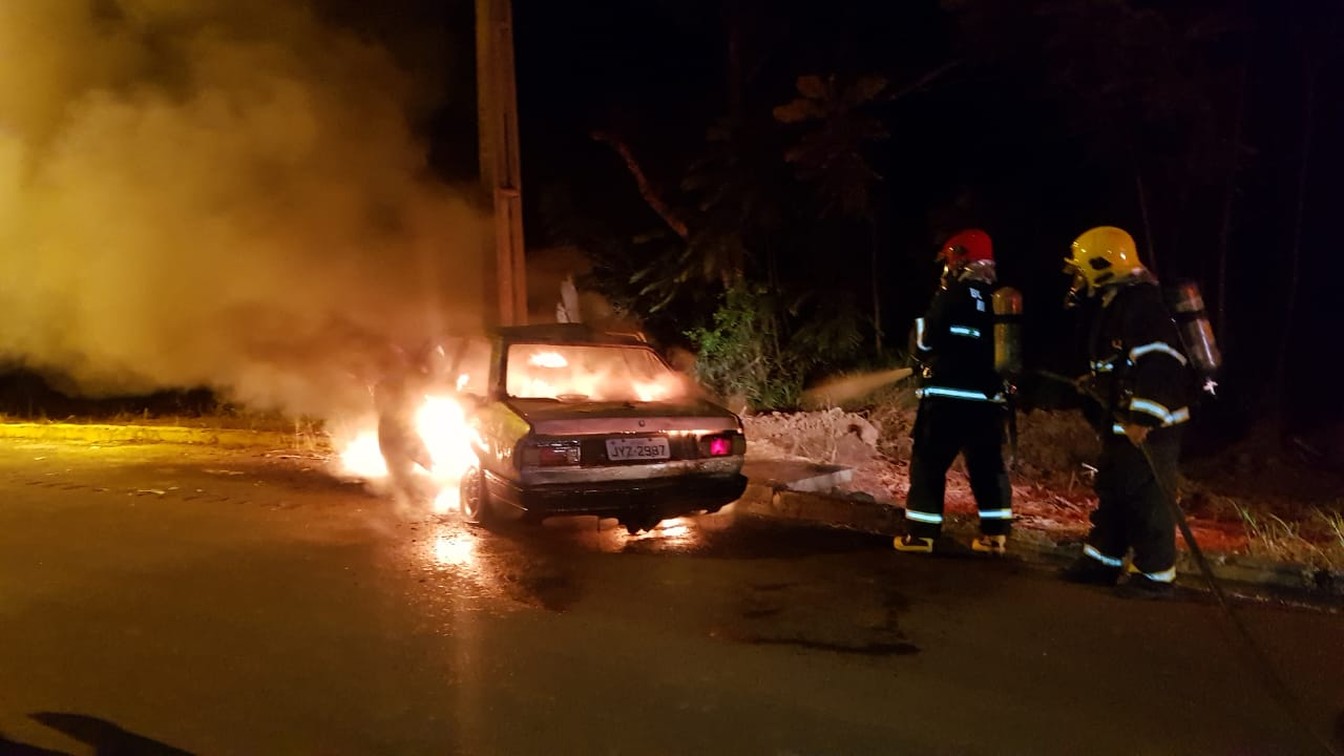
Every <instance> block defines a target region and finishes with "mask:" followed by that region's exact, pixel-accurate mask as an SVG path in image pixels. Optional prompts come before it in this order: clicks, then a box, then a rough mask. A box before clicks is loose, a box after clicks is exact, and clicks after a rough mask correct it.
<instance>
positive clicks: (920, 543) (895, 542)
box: [891, 535, 933, 554]
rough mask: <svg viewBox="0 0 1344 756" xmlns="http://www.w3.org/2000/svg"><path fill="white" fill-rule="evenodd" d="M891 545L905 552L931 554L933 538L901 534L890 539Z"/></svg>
mask: <svg viewBox="0 0 1344 756" xmlns="http://www.w3.org/2000/svg"><path fill="white" fill-rule="evenodd" d="M891 545H892V547H893V548H895V549H896V550H897V551H900V552H904V553H906V554H932V553H933V539H932V538H920V537H919V536H912V535H903V536H896V537H895V538H894V539H892V542H891Z"/></svg>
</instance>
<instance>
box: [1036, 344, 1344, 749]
mask: <svg viewBox="0 0 1344 756" xmlns="http://www.w3.org/2000/svg"><path fill="white" fill-rule="evenodd" d="M1035 372H1036V373H1037V374H1038V375H1040V376H1041V377H1043V378H1047V379H1049V380H1052V381H1056V382H1060V383H1065V384H1068V385H1069V386H1071V387H1073V389H1074V390H1075V391H1077V392H1078V393H1079V394H1081V395H1083V396H1084V397H1086V398H1088V399H1091V400H1093V401H1095V402H1098V403H1099V404H1100V405H1101V406H1103V407H1105V406H1106V404H1107V403H1106V402H1104V401H1102V399H1101V397H1099V396H1097V395H1096V394H1094V393H1092V392H1091V391H1089V390H1088V389H1087V388H1086V387H1084V386H1082V385H1080V384H1079V382H1078V381H1077V380H1076V379H1073V378H1069V377H1068V376H1065V375H1061V374H1059V373H1052V372H1050V371H1048V370H1037V371H1035ZM1115 421H1116V422H1118V423H1123V418H1120V417H1116V418H1115ZM1135 446H1136V447H1137V448H1138V449H1139V452H1140V453H1141V454H1142V455H1143V460H1144V462H1145V463H1147V465H1148V470H1149V472H1150V473H1152V476H1153V480H1154V481H1155V482H1156V483H1157V487H1158V490H1159V491H1161V493H1162V499H1163V501H1164V502H1166V504H1167V507H1168V508H1169V509H1170V510H1171V514H1172V517H1173V518H1174V519H1175V520H1176V525H1177V527H1178V528H1179V529H1180V531H1181V537H1182V538H1184V539H1185V543H1186V545H1187V546H1189V547H1190V554H1191V556H1193V557H1194V559H1195V564H1197V565H1198V566H1199V571H1200V574H1201V575H1202V576H1203V577H1204V582H1205V583H1206V584H1207V585H1208V586H1209V592H1210V593H1212V594H1213V597H1214V600H1215V601H1216V603H1217V604H1218V607H1219V609H1221V611H1222V614H1223V616H1225V617H1226V618H1227V620H1228V621H1229V622H1230V623H1231V625H1232V627H1233V628H1234V629H1235V630H1236V631H1237V633H1236V635H1237V637H1238V638H1239V639H1240V640H1241V644H1240V645H1241V647H1242V649H1243V651H1245V652H1246V654H1247V657H1246V658H1244V660H1245V661H1247V664H1248V666H1250V667H1251V668H1252V669H1253V670H1254V671H1255V672H1256V673H1257V674H1258V675H1259V676H1260V678H1261V682H1262V683H1263V684H1264V686H1265V688H1266V691H1267V692H1268V693H1269V694H1270V695H1271V696H1272V697H1273V698H1274V699H1275V701H1276V702H1277V703H1278V704H1279V706H1280V707H1282V708H1283V710H1284V712H1285V713H1286V714H1287V715H1288V717H1289V719H1291V720H1292V721H1293V723H1294V724H1295V725H1296V726H1297V727H1298V728H1300V730H1301V731H1302V732H1304V733H1306V734H1307V735H1308V736H1309V738H1310V740H1311V741H1312V743H1313V745H1315V746H1319V747H1320V749H1321V751H1322V752H1323V753H1327V754H1331V755H1332V756H1340V753H1341V752H1340V751H1339V749H1337V748H1335V746H1334V745H1332V744H1331V743H1330V742H1329V741H1328V740H1326V739H1325V738H1324V737H1323V736H1322V735H1321V734H1320V733H1319V732H1317V731H1316V730H1315V729H1314V728H1312V727H1311V725H1310V724H1309V723H1308V722H1307V719H1306V717H1305V715H1303V713H1302V703H1301V701H1299V700H1298V698H1297V696H1296V695H1295V694H1294V693H1293V692H1292V690H1291V689H1289V687H1288V685H1287V684H1286V683H1285V682H1284V681H1283V678H1282V677H1281V676H1280V675H1279V674H1278V672H1277V671H1276V669H1275V667H1274V663H1273V662H1272V661H1271V660H1270V658H1269V656H1268V655H1266V654H1265V652H1264V649H1262V648H1261V647H1260V644H1259V643H1257V642H1256V640H1255V637H1254V636H1253V635H1251V632H1250V630H1249V629H1248V628H1247V627H1246V624H1245V623H1244V622H1243V621H1242V619H1241V616H1240V615H1239V614H1237V612H1236V611H1235V609H1234V608H1233V605H1232V602H1231V601H1229V600H1228V598H1227V595H1226V593H1225V592H1224V591H1223V587H1222V584H1221V583H1220V582H1219V580H1218V578H1217V576H1215V575H1214V574H1213V568H1212V567H1211V566H1210V565H1209V561H1208V559H1206V558H1205V557H1204V550H1203V549H1201V548H1200V547H1199V542H1198V541H1197V540H1195V534H1194V532H1193V531H1192V530H1191V529H1190V522H1189V521H1188V520H1187V519H1186V516H1185V512H1184V510H1182V509H1181V507H1180V504H1179V503H1178V501H1177V497H1176V492H1175V491H1173V490H1170V489H1169V488H1168V487H1167V485H1166V484H1165V483H1164V482H1163V480H1162V477H1161V476H1160V475H1158V468H1157V464H1156V462H1155V461H1154V460H1153V455H1152V452H1151V451H1150V450H1149V448H1148V445H1147V443H1146V442H1140V443H1136V444H1135Z"/></svg>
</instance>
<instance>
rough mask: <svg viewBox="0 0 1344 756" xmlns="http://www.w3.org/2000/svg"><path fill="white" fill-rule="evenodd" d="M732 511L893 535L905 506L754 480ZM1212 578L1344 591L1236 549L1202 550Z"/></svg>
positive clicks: (1049, 553) (1046, 542) (1314, 570)
mask: <svg viewBox="0 0 1344 756" xmlns="http://www.w3.org/2000/svg"><path fill="white" fill-rule="evenodd" d="M736 511H737V512H739V513H742V514H747V515H753V516H757V517H770V518H775V519H781V520H795V521H799V522H809V523H814V524H818V525H824V526H828V527H836V528H843V529H846V530H855V531H859V532H864V533H872V534H874V535H883V536H892V535H895V534H897V533H899V532H901V531H902V529H903V523H904V521H905V508H904V507H902V506H900V505H898V504H895V503H892V502H882V501H877V500H875V499H873V498H871V497H868V496H865V495H862V494H858V495H845V494H836V493H825V494H823V493H811V492H801V491H791V490H788V489H786V488H783V487H781V486H777V485H774V484H769V483H757V482H752V483H749V484H748V485H747V491H746V493H744V494H743V495H742V499H741V500H739V501H738V503H737V508H736ZM944 531H945V533H946V535H948V536H951V537H956V538H960V539H961V540H963V541H965V540H968V539H969V538H970V537H972V536H973V535H974V534H975V532H976V530H975V525H974V523H973V522H970V521H968V522H959V521H955V520H953V521H951V522H949V523H948V524H947V525H946V526H945V528H944ZM1018 532H1019V533H1020V536H1019V537H1015V538H1014V539H1013V543H1012V545H1011V546H1010V553H1011V554H1015V555H1017V556H1020V557H1022V558H1023V559H1025V560H1026V561H1029V562H1036V563H1048V564H1051V565H1058V564H1063V563H1065V562H1068V561H1071V560H1072V559H1074V558H1075V557H1077V556H1078V555H1080V554H1081V553H1082V544H1081V543H1078V542H1073V543H1059V542H1055V541H1052V540H1050V538H1049V537H1048V536H1046V535H1045V534H1044V533H1043V532H1041V531H1025V532H1024V531H1022V530H1019V531H1018ZM1205 557H1206V558H1207V559H1208V561H1209V566H1210V567H1211V568H1212V570H1213V574H1214V577H1216V578H1217V579H1218V580H1219V581H1221V582H1224V583H1229V584H1239V585H1243V586H1256V587H1263V588H1274V589H1279V590H1286V591H1292V592H1298V593H1308V594H1312V595H1314V596H1332V597H1333V596H1344V572H1341V571H1338V570H1327V569H1322V568H1319V567H1312V566H1310V565H1302V564H1287V563H1282V562H1274V561H1271V560H1266V559H1259V558H1255V557H1249V556H1242V555H1237V554H1223V553H1209V552H1207V551H1206V552H1205ZM1176 572H1177V575H1178V576H1180V578H1181V581H1182V583H1183V584H1186V585H1192V586H1193V585H1199V586H1202V585H1203V583H1204V578H1203V575H1202V574H1201V573H1200V571H1199V566H1198V564H1196V562H1195V560H1194V557H1193V556H1192V555H1191V554H1190V553H1189V552H1185V551H1182V552H1180V554H1179V556H1178V558H1177V562H1176Z"/></svg>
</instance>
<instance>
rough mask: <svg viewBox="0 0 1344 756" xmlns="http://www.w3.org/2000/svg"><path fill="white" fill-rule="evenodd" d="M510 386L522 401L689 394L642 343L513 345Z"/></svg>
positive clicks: (634, 399) (619, 399) (509, 360)
mask: <svg viewBox="0 0 1344 756" xmlns="http://www.w3.org/2000/svg"><path fill="white" fill-rule="evenodd" d="M505 369H506V370H507V376H506V380H505V388H506V390H507V391H508V393H509V396H513V397H518V398H520V399H558V400H560V401H594V402H623V401H631V402H651V401H659V400H663V399H674V398H678V397H681V396H684V395H685V393H686V384H685V382H684V381H683V380H682V377H681V376H680V375H679V374H678V373H676V372H674V371H673V370H671V369H670V368H668V366H667V365H666V364H665V363H664V362H663V361H662V360H660V359H659V358H658V356H657V355H656V354H654V353H653V351H652V350H650V349H645V348H643V347H627V346H607V345H587V344H584V345H571V344H513V345H511V346H510V347H509V351H508V355H507V365H506V368H505Z"/></svg>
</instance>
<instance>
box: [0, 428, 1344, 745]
mask: <svg viewBox="0 0 1344 756" xmlns="http://www.w3.org/2000/svg"><path fill="white" fill-rule="evenodd" d="M1242 611H1243V616H1244V617H1245V618H1246V621H1247V623H1248V625H1249V626H1250V628H1251V630H1252V632H1253V633H1254V634H1255V636H1256V637H1257V639H1258V640H1259V641H1260V643H1261V645H1262V647H1263V648H1264V649H1265V651H1266V653H1267V654H1268V655H1269V657H1270V658H1271V659H1272V660H1273V662H1274V664H1275V665H1276V666H1277V669H1278V671H1279V673H1280V674H1281V675H1282V677H1283V678H1284V679H1285V680H1286V681H1287V682H1288V683H1289V685H1290V686H1291V688H1292V690H1293V692H1294V693H1295V694H1296V695H1297V696H1299V697H1300V698H1301V700H1302V702H1303V711H1304V714H1305V716H1306V717H1307V718H1308V719H1309V721H1310V722H1311V725H1312V726H1313V727H1314V728H1315V729H1316V730H1317V731H1318V732H1319V733H1321V734H1322V735H1323V736H1325V737H1329V738H1338V737H1339V734H1338V731H1339V728H1344V719H1340V718H1341V717H1342V716H1344V616H1341V615H1339V614H1337V613H1330V612H1320V611H1306V610H1302V609H1295V608H1289V607H1285V606H1281V605H1277V604H1274V603H1265V604H1257V605H1247V606H1245V607H1243V610H1242ZM1336 742H1337V747H1338V745H1344V744H1338V741H1336ZM1309 746H1310V741H1309V740H1307V739H1305V738H1304V735H1303V733H1302V732H1301V731H1300V730H1297V729H1295V728H1294V725H1293V724H1292V722H1291V720H1290V719H1289V718H1288V717H1287V716H1286V715H1285V714H1284V713H1283V710H1282V709H1281V708H1280V707H1279V706H1278V705H1277V704H1276V702H1275V700H1274V699H1273V698H1272V697H1270V696H1269V695H1268V694H1267V693H1266V692H1265V687H1264V686H1263V685H1262V684H1261V682H1260V680H1259V678H1258V677H1257V676H1256V675H1255V674H1254V672H1253V671H1250V669H1249V668H1248V667H1247V666H1246V665H1245V664H1244V663H1243V661H1242V657H1241V656H1240V655H1239V653H1238V651H1237V646H1236V645H1235V643H1234V641H1233V636H1232V634H1231V633H1230V631H1229V629H1228V625H1227V624H1226V623H1225V622H1224V621H1223V620H1222V619H1221V618H1220V615H1219V614H1218V611H1217V608H1216V607H1215V606H1214V605H1213V604H1211V603H1209V602H1208V601H1207V600H1202V599H1201V598H1200V597H1198V596H1193V597H1187V598H1185V599H1183V600H1180V601H1175V602H1170V603H1157V604H1154V603H1133V602H1126V601H1124V600H1121V599H1118V598H1115V597H1113V596H1111V595H1110V594H1109V593H1107V592H1105V591H1102V590H1094V589H1089V588H1084V587H1078V586H1071V585H1065V584H1061V583H1059V582H1057V581H1056V580H1054V579H1053V576H1052V575H1050V574H1049V573H1047V572H1045V571H1043V570H1041V569H1039V568H1035V567H1032V566H1030V565H1027V564H1024V563H1020V562H1016V561H1014V560H1011V559H1009V560H997V561H994V560H987V559H975V558H971V557H966V558H932V559H930V558H923V557H914V556H906V555H898V554H895V553H894V552H892V551H891V550H890V548H889V543H887V542H886V541H884V540H883V539H878V538H874V537H871V536H863V535H857V534H848V533H842V532H835V531H818V530H815V529H802V528H797V527H790V526H786V525H782V524H779V523H770V522H764V521H759V520H750V519H746V518H737V517H734V516H733V515H732V514H731V513H729V514H726V515H718V516H715V517H712V518H701V519H699V520H690V521H685V522H678V523H673V524H671V525H669V526H668V527H665V528H663V529H662V530H660V531H657V532H655V533H653V534H649V535H644V536H640V537H630V536H627V535H626V534H625V532H624V530H623V529H620V528H617V527H615V525H614V523H606V526H605V527H599V526H598V523H596V522H595V521H594V520H592V519H576V520H569V521H560V522H556V523H552V524H550V525H548V526H547V527H544V528H541V529H533V530H523V531H516V532H509V533H505V534H493V533H488V532H482V531H478V530H476V529H471V528H465V527H462V526H459V525H457V524H456V523H454V522H452V521H451V520H444V521H440V520H436V519H433V518H429V517H426V516H423V515H419V514H417V513H414V512H397V511H395V510H394V508H393V507H392V506H391V505H390V504H388V503H387V502H385V501H383V500H380V499H377V498H374V497H372V496H370V495H368V494H366V493H365V492H363V491H362V489H361V488H360V487H358V486H357V485H351V484H346V483H341V482H338V481H335V480H333V479H332V478H330V477H328V476H326V475H325V474H323V472H322V471H321V469H320V465H317V464H316V463H312V462H310V461H306V460H303V459H293V458H286V457H284V456H283V455H279V456H277V455H269V456H268V455H262V454H260V453H255V452H254V453H240V452H220V451H209V450H201V449H189V448H185V447H180V446H124V447H109V448H89V447H87V446H79V445H73V444H68V445H63V446H55V445H46V446H43V445H36V444H19V443H17V442H13V441H3V442H0V753H3V754H9V753H19V754H43V753H71V754H83V753H108V754H111V753H131V754H139V753H147V754H171V753H181V752H191V753H201V754H448V753H471V754H496V753H500V754H514V753H521V754H530V753H545V754H568V753H575V754H604V753H612V754H625V753H629V754H643V753H669V754H708V753H733V754H814V753H815V754H821V753H826V754H830V753H920V754H943V753H947V754H979V753H983V754H1004V753H1010V754H1017V753H1020V754H1054V753H1058V754H1076V753H1090V754H1177V753H1189V754H1211V753H1213V754H1234V753H1235V754H1299V753H1311V751H1310V750H1307V749H1308V748H1309ZM118 748H121V749H123V750H121V751H118V750H117V749H118Z"/></svg>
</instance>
